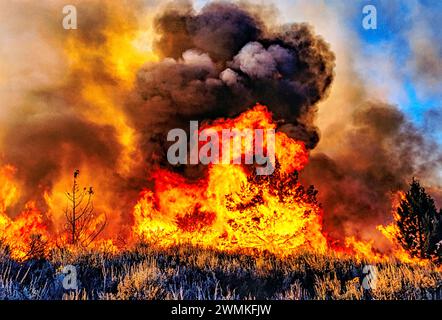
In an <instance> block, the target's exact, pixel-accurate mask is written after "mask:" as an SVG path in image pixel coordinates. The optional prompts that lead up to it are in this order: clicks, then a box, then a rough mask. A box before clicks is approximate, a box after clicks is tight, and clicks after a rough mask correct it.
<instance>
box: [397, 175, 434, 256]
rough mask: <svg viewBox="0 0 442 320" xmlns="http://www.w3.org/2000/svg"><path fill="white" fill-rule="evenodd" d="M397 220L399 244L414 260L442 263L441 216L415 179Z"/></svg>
mask: <svg viewBox="0 0 442 320" xmlns="http://www.w3.org/2000/svg"><path fill="white" fill-rule="evenodd" d="M397 217H398V218H397V221H396V223H397V226H398V228H399V231H400V232H399V233H398V235H397V240H398V241H399V243H400V244H401V245H402V247H403V248H404V249H406V250H407V251H408V252H409V253H410V254H411V256H413V257H418V258H421V259H432V260H436V261H441V260H442V259H441V257H442V256H441V253H442V247H441V246H442V213H441V211H439V212H438V211H437V209H436V206H435V204H434V200H433V199H432V198H431V197H430V196H429V195H428V194H427V193H426V191H425V189H424V188H423V187H421V185H420V184H419V182H418V181H417V180H416V179H414V178H413V180H412V182H411V184H410V190H409V191H408V192H407V193H406V194H405V197H404V199H403V200H402V201H401V203H400V205H399V207H398V209H397Z"/></svg>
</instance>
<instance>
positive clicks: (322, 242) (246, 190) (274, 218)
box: [133, 105, 326, 255]
mask: <svg viewBox="0 0 442 320" xmlns="http://www.w3.org/2000/svg"><path fill="white" fill-rule="evenodd" d="M275 127H276V125H275V124H274V123H273V121H272V116H271V114H270V113H269V112H268V111H267V108H266V107H264V106H261V105H257V106H255V107H254V108H253V109H251V110H249V111H247V112H245V113H243V114H241V115H240V116H239V117H237V118H235V119H220V120H217V121H215V122H214V123H213V125H211V126H206V127H205V128H211V129H214V130H216V131H217V132H220V131H221V130H222V129H233V128H236V129H240V130H241V129H245V128H252V129H275ZM264 141H265V139H264ZM264 147H265V146H264ZM275 151H276V160H277V162H278V163H280V164H281V167H280V168H279V169H278V174H279V175H280V177H281V178H280V179H281V180H280V181H276V183H280V184H283V183H284V179H285V178H284V175H285V174H290V173H293V171H294V170H301V169H302V168H303V167H304V166H305V165H306V163H307V159H308V155H307V151H306V149H305V147H304V145H303V143H302V142H297V141H294V140H292V139H290V138H289V137H288V136H287V135H286V134H284V133H282V132H278V133H277V134H276V147H275ZM246 152H252V151H251V148H247V147H245V146H244V145H243V148H242V150H241V155H233V156H234V157H236V156H245V153H246ZM249 171H250V170H247V168H246V167H245V166H242V165H235V164H227V165H222V164H216V165H209V167H208V172H207V175H206V176H205V177H204V178H203V179H200V180H198V181H194V182H191V181H187V180H186V179H185V178H183V177H182V176H180V175H178V174H176V173H172V172H169V171H167V170H163V169H158V170H157V171H156V172H154V173H153V175H152V178H153V180H154V183H155V187H154V190H153V191H151V190H145V191H143V192H142V194H141V198H140V200H139V201H138V204H137V205H136V206H135V209H134V217H135V225H134V227H133V231H134V233H135V234H136V235H138V236H140V237H141V238H143V239H144V240H147V241H153V242H155V243H157V244H160V245H163V246H169V245H173V244H180V243H191V244H195V245H202V246H208V247H213V248H218V249H223V250H238V249H240V250H241V249H242V250H251V249H252V250H255V249H257V250H260V251H261V250H268V251H270V252H273V253H279V254H283V255H284V254H289V253H293V252H294V250H296V249H300V248H310V249H314V250H317V251H325V249H326V238H325V236H324V235H323V234H322V232H321V231H322V223H321V215H322V211H321V208H320V207H319V206H318V205H316V204H314V203H311V202H310V201H309V199H308V196H307V194H302V195H300V194H297V193H296V192H295V189H296V187H300V185H299V183H296V185H294V186H293V190H292V191H291V192H288V193H285V194H279V195H278V194H277V193H275V182H274V181H272V179H271V178H261V179H259V178H257V177H255V179H253V178H252V179H251V178H250V173H249ZM278 178H279V177H278Z"/></svg>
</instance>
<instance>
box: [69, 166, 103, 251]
mask: <svg viewBox="0 0 442 320" xmlns="http://www.w3.org/2000/svg"><path fill="white" fill-rule="evenodd" d="M79 175H80V171H79V170H75V172H74V181H73V186H72V191H71V192H66V197H67V199H68V201H69V205H68V206H67V207H66V209H65V216H66V231H67V232H68V234H69V242H70V243H71V244H72V245H75V246H83V247H87V246H88V245H90V244H91V243H92V241H94V240H95V239H96V238H97V237H98V235H99V234H100V233H102V232H103V230H104V228H105V227H106V224H107V218H106V216H104V220H103V221H99V220H97V219H96V217H95V215H94V204H93V197H94V191H93V189H92V187H89V188H83V189H81V187H80V186H79V184H78V181H77V180H78V176H79Z"/></svg>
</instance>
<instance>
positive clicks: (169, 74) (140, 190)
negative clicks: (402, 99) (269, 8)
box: [0, 1, 442, 264]
mask: <svg viewBox="0 0 442 320" xmlns="http://www.w3.org/2000/svg"><path fill="white" fill-rule="evenodd" d="M94 3H95V2H94V1H92V2H91V3H88V6H89V7H88V9H87V10H86V9H85V11H84V13H85V16H84V17H85V19H84V20H83V23H84V28H80V30H79V32H78V33H72V34H71V35H70V36H69V37H68V39H67V40H65V42H64V43H63V45H62V46H61V49H60V50H61V52H63V58H64V59H65V60H66V71H67V72H66V76H65V77H64V78H63V81H59V82H58V83H57V86H54V87H45V88H38V90H32V92H27V93H26V95H27V97H28V98H29V100H31V101H32V102H33V103H29V102H26V101H25V102H23V104H21V105H20V106H18V107H17V108H16V109H13V108H11V109H10V110H9V112H8V113H7V116H6V118H5V119H2V120H1V121H2V123H1V125H2V128H3V129H4V132H3V133H2V135H1V137H0V138H1V139H2V140H1V141H2V142H1V144H0V146H1V158H0V160H1V166H0V237H1V241H2V243H3V244H4V245H5V246H6V247H7V248H8V250H9V252H10V256H11V257H12V258H13V259H15V260H17V261H25V260H29V259H32V258H42V257H49V256H51V255H52V254H53V252H54V251H56V250H59V249H61V248H67V249H69V250H72V251H76V250H80V249H84V248H88V249H91V248H92V249H96V250H98V249H99V248H106V249H107V250H109V251H111V252H114V253H117V252H120V251H124V250H126V249H128V248H130V247H131V246H132V245H134V244H136V243H138V242H143V243H149V244H155V245H156V246H159V247H161V248H162V249H164V250H167V249H168V248H174V247H175V246H177V245H187V244H191V245H193V246H197V247H203V248H205V249H207V250H215V249H216V250H219V251H221V252H226V253H229V254H235V253H237V252H242V253H245V254H257V255H263V254H273V255H275V256H277V257H278V259H279V258H281V259H282V258H284V257H288V256H290V255H294V254H297V253H299V252H304V251H311V252H314V253H315V254H316V253H321V254H334V255H335V254H336V255H342V256H345V255H349V256H351V257H353V258H354V259H356V260H362V259H369V260H370V261H375V262H384V261H386V260H389V259H391V258H396V259H399V260H401V261H405V262H417V263H421V264H426V263H430V261H432V262H436V263H440V261H441V253H442V249H441V248H442V231H441V230H442V222H441V221H442V218H441V212H440V211H437V209H436V207H435V204H434V202H433V200H432V199H431V197H430V196H429V195H427V193H425V191H424V189H422V188H421V187H420V186H419V184H418V183H417V182H416V181H413V183H412V184H411V189H410V191H409V192H408V193H406V194H405V193H403V194H402V193H400V192H402V191H404V190H405V188H406V184H407V181H408V179H409V178H410V175H413V174H415V173H417V174H421V175H422V176H423V178H425V177H426V176H427V175H428V174H430V173H431V170H432V169H431V168H430V166H429V165H428V161H429V160H431V159H433V158H431V157H428V158H427V159H429V160H427V162H426V163H422V161H421V160H422V158H424V157H426V152H427V150H428V149H431V148H430V146H431V143H429V142H427V141H426V140H425V137H423V136H421V135H420V134H419V133H418V132H415V133H413V132H414V131H413V130H414V128H413V127H412V126H411V125H410V124H409V123H407V121H406V120H405V119H404V117H403V115H402V114H400V112H399V111H398V110H396V109H394V108H393V107H391V106H388V105H385V104H380V103H379V104H377V103H374V102H373V103H372V102H370V103H368V104H365V105H364V108H363V110H359V112H356V113H355V114H354V118H353V119H352V121H353V124H354V131H353V132H352V133H350V134H348V136H347V137H346V139H344V140H343V145H344V146H345V148H343V149H345V150H344V151H342V152H337V153H336V154H335V155H334V158H332V157H331V156H327V155H324V154H318V153H315V152H314V149H315V147H316V146H317V144H318V142H319V136H320V135H319V129H318V128H317V127H316V125H315V123H314V120H315V115H316V111H317V108H318V103H319V102H320V101H322V100H324V99H326V97H327V95H328V94H329V91H330V88H331V85H332V83H333V79H334V76H335V75H334V67H335V56H334V53H333V52H332V50H331V48H330V47H329V45H328V44H327V43H326V42H325V41H324V40H323V39H322V38H321V37H320V36H318V35H316V34H315V33H314V31H313V29H312V28H311V27H310V26H309V25H307V24H303V23H294V24H290V25H285V26H275V25H267V24H266V23H265V20H264V18H263V14H262V12H261V10H263V8H260V7H253V6H240V5H236V4H231V3H226V2H212V3H210V4H208V5H207V6H206V7H204V8H203V9H202V10H201V12H196V11H194V10H193V8H192V7H191V6H190V5H170V6H166V7H165V8H162V9H161V12H158V14H157V15H156V16H155V17H154V18H152V17H150V16H149V15H148V14H147V13H145V12H143V10H134V8H132V7H131V6H127V7H124V8H123V7H122V5H118V4H107V5H106V7H105V10H102V9H103V8H101V5H102V4H100V5H98V4H96V3H95V4H94ZM134 3H137V1H134ZM137 5H138V3H137ZM137 5H134V6H137ZM78 10H79V12H81V11H82V6H81V5H80V6H79V8H78ZM135 12H137V13H135ZM98 17H102V19H101V20H100V21H101V22H102V23H95V21H96V20H97V19H99V18H98ZM143 19H146V20H149V21H151V22H152V26H151V27H152V30H150V29H149V28H146V30H147V31H146V30H142V29H141V26H142V21H144V20H143ZM86 30H87V31H86ZM146 32H147V33H148V37H147V38H148V39H154V40H153V41H152V40H151V41H150V42H151V46H150V47H149V48H148V49H146V48H144V47H140V46H138V45H136V43H138V42H139V41H141V40H143V41H148V40H146V39H145V38H143V35H144V33H146ZM140 39H141V40H140ZM331 112H333V110H331ZM191 120H195V121H199V122H200V123H202V124H203V125H202V127H201V128H200V130H204V129H210V130H212V132H215V133H216V134H220V133H221V131H222V130H223V129H238V130H242V129H251V130H254V129H265V130H275V131H276V135H275V159H274V161H273V162H272V163H271V165H272V166H273V168H274V171H273V173H272V174H271V175H268V176H266V175H263V176H260V175H257V174H256V171H255V168H256V166H257V164H256V163H255V164H241V163H242V162H241V161H239V163H238V162H235V159H243V158H247V157H251V156H253V154H252V153H253V152H254V150H252V149H250V148H249V147H248V145H247V143H245V142H244V141H242V142H241V148H239V149H238V148H237V149H235V148H231V149H230V150H229V153H231V157H230V158H231V159H232V162H231V163H229V164H226V163H224V164H209V165H201V164H200V165H187V164H186V165H184V164H170V163H168V162H167V159H166V154H167V148H168V147H169V146H170V144H169V143H168V141H167V133H168V132H169V130H171V129H173V128H180V129H183V130H188V124H189V121H191ZM263 141H266V139H264V140H263ZM252 142H256V141H252ZM368 145H369V146H368ZM260 147H261V148H262V150H263V151H267V152H268V151H269V150H267V149H268V148H269V146H268V145H266V143H263V145H261V146H260ZM416 148H421V149H419V150H421V151H422V154H421V155H420V156H418V152H416ZM221 149H222V148H221ZM221 149H220V150H221ZM402 156H403V157H404V159H405V158H406V160H407V161H404V162H399V161H397V160H398V158H400V157H402ZM373 157H378V158H379V159H377V160H376V161H375V160H374V159H373ZM390 159H391V161H390ZM399 160H400V159H399ZM402 160H403V159H402ZM379 163H380V164H379ZM77 168H78V170H79V171H74V170H77ZM416 168H419V170H417V169H416ZM415 169H416V170H415ZM72 172H74V181H73V185H72V182H71V180H72V175H71V173H72ZM80 172H81V178H82V181H83V182H84V181H85V182H88V183H92V184H93V185H94V189H92V188H84V189H83V188H81V187H80V184H79V179H80V176H79V173H80ZM310 185H312V186H310ZM313 185H315V186H316V188H317V189H315V187H313ZM344 185H346V187H345V188H344V187H343V186H344ZM349 189H350V190H349ZM392 194H401V195H402V198H401V199H400V200H399V202H398V204H397V205H396V204H394V203H393V209H392V202H391V201H390V198H391V195H392ZM95 195H96V197H95V198H94V196H95ZM93 198H94V199H93ZM351 205H353V206H354V207H353V209H352V208H351ZM355 208H356V209H357V210H356V209H355ZM354 210H356V211H357V212H356V213H355V214H353V213H354ZM391 212H393V215H392V214H391ZM349 213H352V214H349ZM364 219H365V220H367V221H369V222H370V223H369V224H368V223H367V225H368V226H371V225H373V224H374V225H379V227H378V229H379V230H376V229H375V228H374V227H373V228H371V227H366V226H365V225H364V222H365V221H364ZM392 220H393V222H392V223H391V224H390V225H388V222H389V221H392ZM361 221H362V222H361ZM343 225H345V228H344V227H343ZM349 226H352V227H351V228H350V227H349ZM367 228H370V230H367ZM361 229H364V232H360V231H361ZM361 233H363V234H364V237H361ZM337 234H339V236H337ZM366 234H370V235H371V238H370V239H366ZM380 237H382V238H383V239H385V241H383V242H382V241H381V242H382V245H379V243H378V242H379V241H378V238H380ZM123 239H124V240H123Z"/></svg>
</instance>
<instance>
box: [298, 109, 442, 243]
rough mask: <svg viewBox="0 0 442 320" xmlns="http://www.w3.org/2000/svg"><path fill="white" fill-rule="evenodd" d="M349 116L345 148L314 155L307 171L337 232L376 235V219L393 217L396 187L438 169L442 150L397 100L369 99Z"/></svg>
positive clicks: (342, 145) (329, 226)
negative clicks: (401, 109) (403, 110)
mask: <svg viewBox="0 0 442 320" xmlns="http://www.w3.org/2000/svg"><path fill="white" fill-rule="evenodd" d="M349 121H351V126H352V128H351V130H349V132H347V133H346V134H345V135H344V136H343V138H342V139H341V140H340V152H339V153H337V154H335V155H333V157H329V156H327V155H326V154H324V153H316V154H315V155H313V156H312V157H311V159H310V164H309V166H307V167H306V170H305V172H303V177H304V178H305V179H306V180H307V182H308V183H313V184H314V185H315V186H316V187H317V188H318V190H320V193H319V198H320V200H321V202H322V203H323V206H324V208H325V229H326V230H328V231H329V234H330V235H331V236H332V238H334V239H342V236H344V235H348V234H354V235H358V236H360V237H362V238H366V239H372V238H373V233H374V232H375V227H376V225H377V224H380V223H386V222H387V221H388V219H391V217H390V216H389V212H391V210H392V206H391V203H392V200H393V198H394V195H395V194H394V193H395V192H396V191H400V190H407V188H408V183H409V182H410V180H411V178H412V177H413V176H415V177H419V178H421V179H426V178H428V177H430V176H431V175H432V174H434V172H435V171H437V170H439V169H440V165H441V164H442V162H441V161H442V154H441V153H440V152H439V151H438V147H437V145H436V144H435V143H432V142H431V141H429V140H428V139H426V137H425V136H424V134H423V132H421V131H419V130H418V129H417V128H416V127H414V126H413V125H412V124H411V123H410V122H408V121H407V120H406V119H405V118H404V115H403V114H402V113H401V112H400V111H398V110H397V108H396V107H395V106H392V105H388V104H385V103H382V102H377V101H371V102H366V103H364V104H363V105H361V106H358V108H355V112H354V113H353V115H352V117H351V118H350V119H349Z"/></svg>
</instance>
